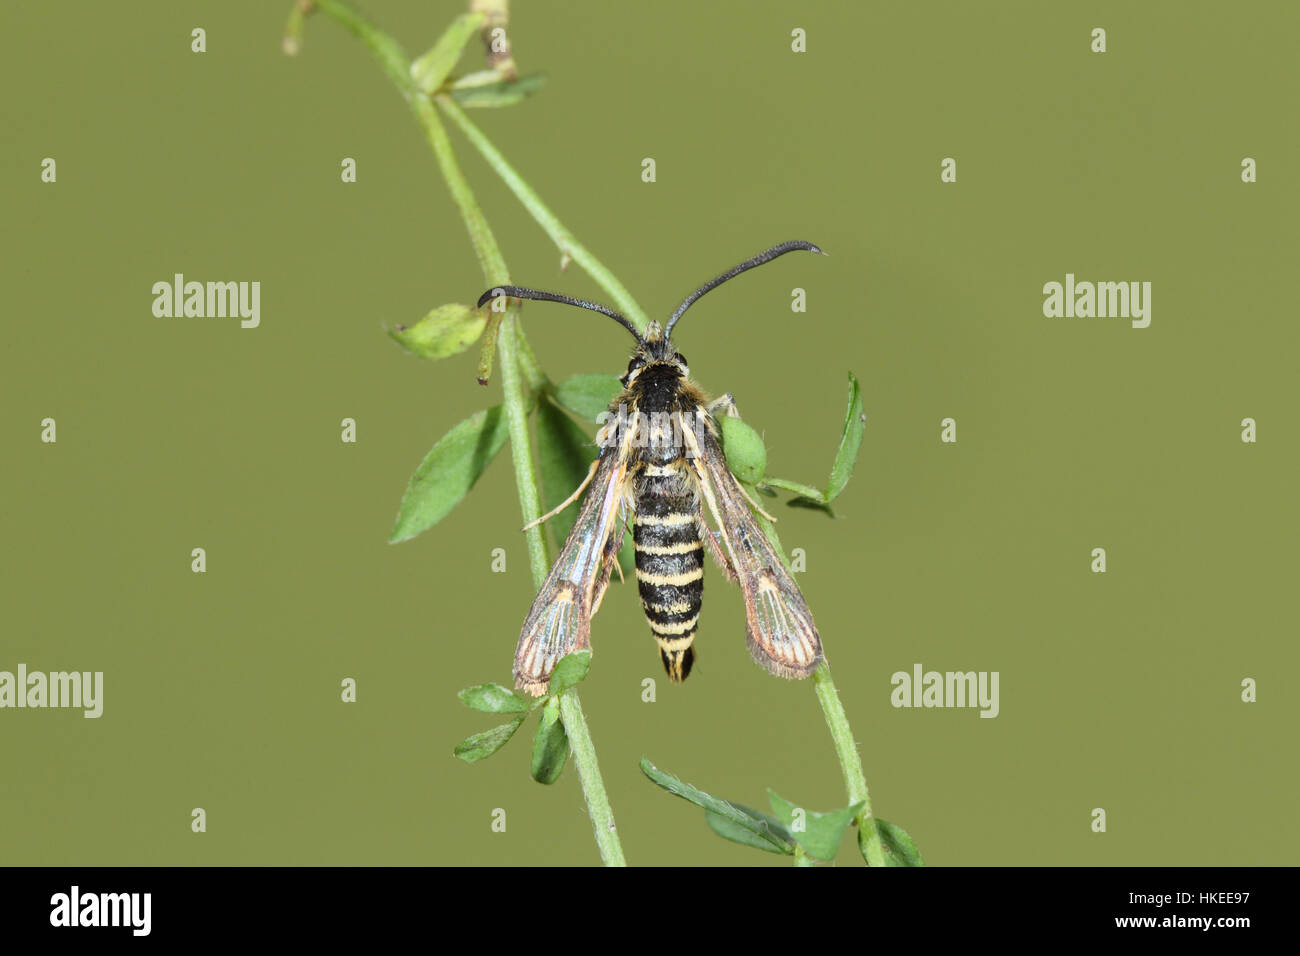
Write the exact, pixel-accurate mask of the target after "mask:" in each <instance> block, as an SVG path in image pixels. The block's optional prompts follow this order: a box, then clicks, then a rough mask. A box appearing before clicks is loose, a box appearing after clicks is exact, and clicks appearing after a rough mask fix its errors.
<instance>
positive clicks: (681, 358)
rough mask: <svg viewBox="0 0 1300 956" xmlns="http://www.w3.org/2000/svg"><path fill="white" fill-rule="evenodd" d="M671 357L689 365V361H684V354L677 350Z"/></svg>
mask: <svg viewBox="0 0 1300 956" xmlns="http://www.w3.org/2000/svg"><path fill="white" fill-rule="evenodd" d="M673 358H674V359H676V360H677V361H679V362H681V363H682V364H683V365H690V364H691V363H690V362H688V361H686V356H685V355H683V354H682V353H681V352H678V353H677V354H676V355H674V356H673Z"/></svg>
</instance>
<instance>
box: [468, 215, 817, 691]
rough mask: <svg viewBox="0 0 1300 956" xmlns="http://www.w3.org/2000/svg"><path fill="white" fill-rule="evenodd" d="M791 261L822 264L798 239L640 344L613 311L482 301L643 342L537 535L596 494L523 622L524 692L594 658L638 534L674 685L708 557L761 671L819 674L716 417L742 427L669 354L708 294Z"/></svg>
mask: <svg viewBox="0 0 1300 956" xmlns="http://www.w3.org/2000/svg"><path fill="white" fill-rule="evenodd" d="M795 250H806V251H808V252H816V253H821V250H820V249H819V248H817V246H815V245H813V244H812V243H810V242H803V241H799V240H794V241H790V242H783V243H781V244H780V245H776V246H773V247H772V248H770V249H767V250H765V251H764V252H761V253H759V254H758V255H756V256H754V257H753V258H752V259H746V260H745V261H744V262H742V263H740V264H739V265H737V266H735V267H734V268H732V269H729V270H728V271H726V272H724V273H723V274H722V275H720V276H718V277H716V278H714V279H712V280H711V281H709V282H707V283H705V284H704V285H702V286H701V287H700V288H698V289H696V290H695V291H694V292H692V293H691V294H690V295H689V296H687V297H686V300H685V301H684V302H682V304H681V305H680V306H678V308H677V311H676V312H674V313H673V314H672V316H671V317H670V318H669V319H668V322H667V323H666V324H665V325H664V326H663V327H662V328H661V327H660V326H659V324H658V323H657V322H651V323H650V325H649V326H648V327H647V329H646V331H645V333H644V334H641V333H639V332H638V331H637V329H636V327H635V326H634V325H633V324H632V323H631V322H630V321H628V320H627V318H625V317H624V316H622V315H620V314H619V313H617V312H615V311H614V310H612V309H609V308H606V307H605V306H603V305H598V304H597V303H594V302H586V301H583V300H581V299H574V298H570V297H568V296H564V295H559V294H556V293H553V292H541V291H539V290H536V289H526V288H521V287H519V286H499V287H496V288H493V289H489V290H488V291H487V292H485V293H483V295H482V296H481V297H480V298H479V300H478V305H479V306H480V307H482V306H483V305H484V304H485V303H487V302H488V301H489V300H490V299H492V298H494V297H496V296H501V295H505V296H512V297H514V298H519V299H539V300H542V301H546V302H561V303H564V304H565V305H573V306H578V307H579V308H582V309H588V310H590V311H593V312H599V313H601V314H602V315H606V316H609V317H610V318H611V319H613V320H614V321H615V322H617V323H619V324H620V325H621V326H623V327H624V328H625V329H627V330H628V331H629V332H631V333H632V336H633V338H635V339H636V346H635V348H634V350H633V352H632V358H631V361H629V362H628V366H627V372H626V373H625V374H624V375H623V376H622V377H621V379H620V381H621V383H622V385H623V389H624V390H623V393H622V394H621V395H620V396H619V397H618V398H616V399H615V400H614V402H613V403H611V405H610V407H609V410H608V411H607V412H606V413H605V414H604V415H602V416H601V417H602V419H603V420H604V424H603V425H602V427H601V428H600V431H599V432H598V433H597V436H596V444H597V445H598V447H599V448H600V454H599V455H598V457H597V458H596V460H595V461H594V462H592V465H591V469H590V470H589V471H588V473H587V477H586V479H585V480H584V481H583V482H582V484H581V485H580V486H579V487H578V489H577V491H575V492H574V493H573V494H572V495H571V496H570V497H569V498H568V500H566V501H565V502H563V503H562V504H561V505H560V506H559V507H558V508H556V509H555V510H554V511H551V512H550V513H548V514H546V515H543V516H542V517H541V518H539V519H538V520H537V522H533V524H537V523H539V522H541V521H545V520H546V519H548V518H550V517H552V516H553V515H555V514H558V513H559V512H560V511H562V510H563V509H564V508H566V507H568V506H569V505H570V504H572V503H573V502H574V501H575V500H576V499H577V498H578V497H579V496H580V495H581V494H582V493H583V491H584V490H586V489H588V488H590V490H588V491H587V494H586V497H585V498H584V499H583V501H582V505H581V507H580V508H579V511H578V516H577V519H576V520H575V522H574V525H573V530H572V531H571V532H570V534H569V537H568V540H566V541H565V543H564V547H563V548H562V549H561V550H560V554H559V557H558V558H557V559H556V561H555V565H554V566H553V567H552V568H551V572H550V574H549V576H548V577H547V579H546V583H545V584H544V585H543V586H542V589H541V591H539V592H538V594H537V598H536V599H535V600H534V601H533V606H532V609H531V610H530V611H529V612H528V617H527V619H526V620H525V621H524V626H523V630H522V632H521V633H520V635H519V644H518V647H517V648H516V650H515V660H514V677H515V686H516V687H517V688H520V689H522V690H524V691H527V692H528V693H530V694H532V695H534V696H541V695H543V694H545V693H546V690H547V685H548V684H549V682H550V678H551V673H552V671H553V670H554V669H555V665H556V664H557V663H558V662H559V661H560V659H561V658H562V657H564V656H565V655H566V654H569V653H571V652H572V651H575V650H580V649H590V648H591V618H592V616H593V615H594V614H595V613H596V611H597V610H599V608H600V602H601V600H602V598H603V597H604V594H605V589H606V587H607V585H608V584H609V580H610V575H611V574H612V572H613V570H614V568H615V567H617V564H618V561H617V556H618V552H619V550H620V549H621V548H622V545H623V538H624V534H625V531H626V529H627V526H628V525H629V524H630V525H631V529H632V540H633V544H634V546H635V552H636V580H637V587H638V589H639V590H640V594H641V606H642V607H643V608H644V610H645V617H646V621H647V623H648V624H649V625H650V632H651V633H652V634H653V635H654V638H655V640H656V641H657V642H658V645H659V655H660V658H661V659H662V661H663V665H664V669H665V670H666V671H667V672H668V677H669V679H670V680H671V681H673V682H675V683H676V682H681V681H684V680H685V679H686V677H687V675H688V674H690V672H691V665H692V663H693V661H694V659H695V651H694V648H693V644H694V641H695V636H696V631H697V625H698V622H699V617H700V608H701V604H702V600H703V595H704V551H705V550H706V549H707V550H708V551H710V553H712V555H713V557H714V559H715V560H716V562H717V564H718V565H719V566H720V567H721V568H722V570H723V573H724V574H725V575H726V576H727V577H728V578H729V579H731V580H733V581H735V582H736V583H738V584H739V586H740V590H741V593H742V595H743V596H744V600H745V617H746V626H747V627H746V643H747V644H748V646H749V652H750V655H751V656H752V657H753V658H754V660H755V661H756V662H757V663H758V664H760V665H761V666H763V667H765V668H767V670H768V671H770V672H771V673H773V674H776V675H778V676H780V677H789V678H802V677H807V676H809V675H810V674H811V673H812V672H813V671H814V670H815V669H816V667H817V665H818V663H819V662H820V661H821V657H822V647H821V638H820V637H819V636H818V634H817V628H816V627H815V626H814V624H813V618H812V612H810V611H809V610H808V605H807V603H806V602H805V601H804V599H803V595H802V594H801V593H800V592H799V587H798V585H796V584H795V582H794V579H793V578H792V577H791V576H790V573H789V572H788V571H787V570H786V569H785V565H784V564H783V563H782V562H781V559H780V557H779V556H778V555H777V553H776V551H775V549H774V548H773V547H772V545H771V543H770V542H769V541H768V539H767V536H766V535H765V534H764V533H763V530H762V528H760V527H759V525H758V522H757V521H756V520H755V519H754V516H753V514H752V513H751V512H750V510H749V507H748V505H751V504H752V505H753V506H754V508H755V509H757V510H759V511H760V512H761V511H762V509H761V508H759V506H758V504H757V503H756V502H754V501H753V499H751V498H750V497H749V495H748V493H746V491H745V489H744V488H743V487H742V486H741V485H740V483H739V482H738V481H737V480H736V478H735V477H734V476H733V475H732V473H731V471H730V470H729V469H728V467H727V461H726V458H725V456H724V455H723V450H722V446H721V443H720V440H719V435H720V428H719V425H718V421H717V416H720V415H732V416H738V414H739V413H738V412H737V411H736V405H735V402H734V401H733V400H732V397H731V395H730V394H726V395H723V396H722V397H720V398H718V399H716V400H714V401H710V400H709V399H708V397H707V396H706V395H705V394H704V392H702V391H701V390H700V389H699V387H698V386H696V385H695V383H694V382H692V381H691V378H690V369H689V367H688V366H687V364H686V358H685V356H683V355H682V354H681V353H680V352H678V351H677V350H676V348H675V347H674V346H673V342H672V333H673V328H674V326H675V325H676V324H677V321H678V320H679V319H680V318H681V317H682V314H683V313H684V312H685V311H686V310H687V309H688V308H690V307H691V305H692V304H694V303H695V302H696V301H697V300H698V299H699V298H700V297H701V296H702V295H704V294H705V293H707V292H709V291H710V290H712V289H714V288H716V287H717V286H719V285H721V284H722V283H724V282H726V281H727V280H728V279H731V278H734V277H735V276H738V275H740V274H741V273H742V272H745V271H747V270H749V269H753V268H754V267H756V266H760V265H762V264H763V263H765V262H770V261H771V260H773V259H775V258H777V257H778V256H782V255H785V254H786V253H787V252H793V251H795ZM762 513H763V514H764V516H765V517H769V518H770V516H769V515H767V513H766V512H762ZM709 520H712V522H713V525H714V526H715V527H716V529H717V530H716V534H715V533H714V532H713V531H712V530H711V529H710V527H709V523H708V522H709ZM529 527H532V525H529ZM619 573H620V575H621V574H622V572H621V570H620V572H619Z"/></svg>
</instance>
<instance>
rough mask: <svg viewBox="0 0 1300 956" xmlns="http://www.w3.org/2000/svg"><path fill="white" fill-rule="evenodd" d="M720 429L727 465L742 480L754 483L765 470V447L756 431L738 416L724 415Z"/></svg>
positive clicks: (760, 477)
mask: <svg viewBox="0 0 1300 956" xmlns="http://www.w3.org/2000/svg"><path fill="white" fill-rule="evenodd" d="M719 424H720V425H721V429H722V450H723V451H724V452H726V454H727V467H728V468H730V469H731V473H732V474H733V475H735V476H736V477H737V478H739V479H740V480H741V481H743V482H747V483H748V484H751V485H752V484H754V483H756V482H758V481H760V480H761V479H762V477H763V474H764V472H766V471H767V449H766V448H765V447H763V439H762V438H760V437H759V434H758V432H756V431H754V429H752V428H750V427H749V426H748V425H746V424H745V423H744V422H743V421H741V420H740V419H739V418H732V417H731V416H724V417H723V419H722V420H721V422H720V423H719Z"/></svg>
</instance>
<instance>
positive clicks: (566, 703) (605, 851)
mask: <svg viewBox="0 0 1300 956" xmlns="http://www.w3.org/2000/svg"><path fill="white" fill-rule="evenodd" d="M315 5H316V8H318V9H319V10H321V11H322V12H323V13H325V14H327V15H329V16H331V17H333V18H334V19H335V20H337V21H338V22H339V23H341V24H342V25H343V26H345V27H346V28H347V29H348V30H350V31H351V32H352V33H354V34H355V35H356V36H358V37H360V38H361V40H362V41H363V42H364V43H365V44H366V46H368V47H369V48H370V49H371V51H372V52H373V53H374V54H375V55H376V57H378V59H379V62H380V65H381V66H382V67H383V68H384V72H385V73H387V74H388V76H389V78H390V79H391V80H392V81H393V83H394V84H396V86H397V88H398V90H399V91H401V93H402V96H403V97H404V98H405V99H406V101H407V103H408V104H409V105H410V107H411V109H412V111H413V112H414V113H415V116H416V119H417V120H419V123H420V126H421V127H422V128H423V129H424V133H425V136H426V138H427V139H428V140H429V145H430V146H431V147H432V148H433V153H434V156H436V157H437V160H438V167H439V169H440V171H441V172H442V177H443V179H444V180H445V181H446V183H447V188H448V189H449V190H450V191H451V195H452V199H453V200H454V201H455V203H456V206H457V208H458V209H459V210H460V215H461V219H462V220H463V221H464V223H465V228H466V229H467V230H468V231H469V237H470V242H471V243H472V244H473V246H474V252H475V255H477V256H478V260H479V265H480V266H481V267H482V269H483V277H484V279H485V280H486V281H487V283H488V285H508V284H509V282H510V275H509V272H508V270H507V269H506V263H505V259H504V257H503V256H502V255H501V249H500V247H499V246H498V245H497V242H496V239H495V237H494V236H493V235H492V230H491V228H490V227H489V226H488V223H487V220H486V219H485V218H484V216H483V212H482V210H481V209H479V206H478V202H477V200H476V199H475V198H474V193H473V191H472V190H471V189H470V187H469V183H468V182H466V180H465V177H464V175H463V174H462V173H461V171H460V166H459V164H458V163H457V162H456V156H455V153H453V152H452V149H451V142H450V140H448V138H447V132H446V130H445V129H444V128H443V125H442V121H441V120H439V119H438V113H437V110H435V109H434V108H433V105H432V104H431V103H430V102H429V100H428V98H427V97H426V96H424V95H423V94H422V93H421V92H420V90H419V89H418V87H416V85H415V83H414V81H413V80H412V79H411V65H410V62H409V60H408V59H407V57H406V54H405V53H404V52H403V51H402V48H401V47H400V46H398V45H397V43H396V42H395V41H394V40H393V39H392V37H390V36H389V35H388V34H386V33H384V32H383V31H382V30H380V29H379V28H378V27H376V26H375V25H374V24H372V23H370V22H369V21H368V20H366V19H365V18H364V17H363V16H362V15H361V14H360V13H358V12H357V11H356V10H354V9H352V7H351V6H349V5H348V4H346V3H343V2H341V0H316V4H315ZM309 9H310V8H309V7H307V6H306V5H305V4H304V5H302V6H300V7H295V13H293V14H291V15H290V19H289V29H288V35H289V36H291V37H292V38H293V41H294V42H293V44H292V45H293V48H294V49H295V51H296V49H297V45H298V43H299V42H300V35H301V31H302V22H301V20H302V14H303V13H305V12H309ZM620 288H621V287H620ZM629 298H630V297H629ZM498 346H499V348H500V352H501V361H500V365H501V389H502V392H503V393H504V397H505V406H506V423H507V427H508V428H509V431H510V451H511V456H512V458H513V460H514V466H515V485H516V487H517V489H518V492H519V506H520V509H521V510H522V512H523V517H524V521H525V522H530V521H532V520H534V519H535V518H537V517H538V516H539V515H540V514H541V513H542V507H541V495H540V494H539V493H538V484H537V472H536V469H535V468H534V466H533V451H532V442H531V438H530V436H529V433H528V402H527V397H526V393H525V389H524V379H525V378H527V379H528V381H529V384H530V386H532V385H534V383H540V381H541V380H542V376H541V371H540V369H539V368H538V366H537V360H536V358H534V357H533V353H532V350H531V349H530V348H529V347H528V343H527V341H526V340H525V338H524V334H523V330H522V329H520V328H519V327H518V318H517V316H516V314H515V311H514V310H511V311H509V312H507V314H506V317H505V319H504V320H503V321H502V322H501V326H500V330H499V340H498ZM526 540H527V542H528V563H529V565H530V567H531V568H532V573H533V580H534V582H535V583H536V585H537V586H538V587H541V585H542V583H543V582H544V581H545V579H546V573H547V571H548V570H549V568H550V563H551V562H550V555H549V553H548V549H547V546H546V538H545V537H544V535H543V533H542V529H541V527H540V526H538V527H535V528H532V529H530V530H529V531H528V533H527V538H526ZM560 715H561V719H562V720H563V721H564V730H565V733H566V734H567V735H568V738H569V745H570V746H571V747H572V749H573V759H574V763H575V764H576V765H577V767H578V777H579V779H580V780H581V782H582V791H583V796H584V797H585V798H586V800H587V809H588V812H589V813H590V814H591V820H592V825H593V827H595V833H596V844H597V846H598V847H599V848H600V855H601V859H602V860H603V861H604V862H605V864H606V865H607V866H624V865H626V864H625V861H624V859H623V848H622V846H621V845H620V844H619V840H618V834H617V832H616V831H615V829H614V814H613V811H612V810H611V809H610V805H609V797H608V796H607V795H606V793H605V784H604V781H603V780H602V779H601V776H600V766H599V764H598V763H597V762H596V748H595V745H594V744H593V743H592V741H591V732H590V731H589V730H588V729H587V721H586V720H585V718H584V717H583V714H582V706H581V704H580V703H579V701H578V695H577V693H576V692H575V691H573V690H572V689H570V690H569V691H567V692H565V693H564V694H563V695H562V696H561V698H560Z"/></svg>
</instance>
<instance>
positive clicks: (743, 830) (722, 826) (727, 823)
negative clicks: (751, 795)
mask: <svg viewBox="0 0 1300 956" xmlns="http://www.w3.org/2000/svg"><path fill="white" fill-rule="evenodd" d="M727 802H728V803H731V801H730V800H728V801H727ZM731 805H732V807H734V808H735V809H736V810H738V811H740V812H741V813H744V814H746V815H748V816H750V817H752V818H754V819H755V820H762V821H764V822H765V823H767V826H768V831H769V833H771V834H773V835H778V836H779V837H780V842H775V841H773V839H772V838H771V837H770V836H767V835H763V836H759V835H758V834H756V833H754V832H753V830H751V829H749V828H748V827H742V826H741V825H740V824H738V823H733V822H732V821H731V820H730V819H728V818H727V817H724V816H721V815H719V814H717V813H714V812H713V811H712V810H705V811H704V822H705V823H707V824H708V825H709V829H710V830H712V831H713V832H714V833H716V834H717V835H718V836H720V837H722V838H723V839H724V840H730V841H731V842H732V843H741V844H744V845H745V846H752V847H753V848H754V849H756V850H765V851H766V852H768V853H781V854H784V855H786V856H789V855H790V854H792V853H794V838H793V837H791V836H790V833H789V832H788V831H787V830H786V828H785V827H783V826H781V822H780V821H779V820H777V819H776V817H773V816H768V815H767V814H766V813H763V812H761V811H759V810H755V809H753V808H752V807H747V806H745V805H744V804H743V803H731ZM786 847H789V849H786Z"/></svg>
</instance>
